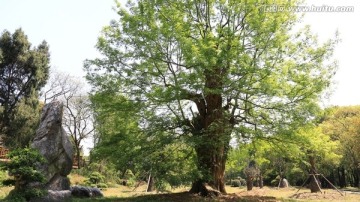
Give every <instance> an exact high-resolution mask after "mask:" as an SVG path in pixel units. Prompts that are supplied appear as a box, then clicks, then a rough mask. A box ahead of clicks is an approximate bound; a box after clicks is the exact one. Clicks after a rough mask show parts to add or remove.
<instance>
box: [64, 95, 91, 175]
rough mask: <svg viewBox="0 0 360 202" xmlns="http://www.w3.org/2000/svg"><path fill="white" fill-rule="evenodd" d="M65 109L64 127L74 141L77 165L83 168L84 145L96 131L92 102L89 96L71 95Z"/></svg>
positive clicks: (67, 99)
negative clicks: (82, 153)
mask: <svg viewBox="0 0 360 202" xmlns="http://www.w3.org/2000/svg"><path fill="white" fill-rule="evenodd" d="M64 107H65V110H64V123H63V125H64V128H65V131H66V132H67V133H68V134H69V135H70V137H71V139H72V141H73V144H74V147H75V151H76V160H77V165H78V168H81V166H82V165H81V162H82V159H81V152H82V151H83V145H82V144H84V141H85V140H86V139H88V138H90V137H91V135H92V134H93V131H94V125H93V112H92V110H91V106H90V100H89V99H88V97H87V96H83V95H73V94H69V97H65V102H64Z"/></svg>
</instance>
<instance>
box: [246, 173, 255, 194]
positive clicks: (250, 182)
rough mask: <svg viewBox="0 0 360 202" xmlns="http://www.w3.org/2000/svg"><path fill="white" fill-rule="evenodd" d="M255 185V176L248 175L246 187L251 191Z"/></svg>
mask: <svg viewBox="0 0 360 202" xmlns="http://www.w3.org/2000/svg"><path fill="white" fill-rule="evenodd" d="M253 187H254V182H253V178H252V177H251V176H248V177H246V188H247V190H248V191H251V190H252V189H253Z"/></svg>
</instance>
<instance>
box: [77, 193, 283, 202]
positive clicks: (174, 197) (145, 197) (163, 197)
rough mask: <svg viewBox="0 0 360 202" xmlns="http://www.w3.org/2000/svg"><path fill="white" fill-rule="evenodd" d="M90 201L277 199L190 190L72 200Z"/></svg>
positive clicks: (253, 201)
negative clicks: (209, 194) (210, 194)
mask: <svg viewBox="0 0 360 202" xmlns="http://www.w3.org/2000/svg"><path fill="white" fill-rule="evenodd" d="M90 201H99V202H100V201H101V202H105V201H106V202H108V201H111V202H118V201H119V202H125V201H126V202H127V201H129V202H140V201H146V202H153V201H154V202H156V201H164V202H165V201H166V202H202V201H212V202H215V201H223V202H235V201H236V202H238V201H240V202H258V201H268V202H273V201H274V202H275V201H277V200H276V198H275V197H271V196H237V195H235V194H229V195H223V196H221V197H218V198H207V197H201V196H198V195H194V194H190V193H188V192H182V193H172V194H153V195H142V196H133V197H126V198H97V199H75V198H74V199H73V200H72V202H90Z"/></svg>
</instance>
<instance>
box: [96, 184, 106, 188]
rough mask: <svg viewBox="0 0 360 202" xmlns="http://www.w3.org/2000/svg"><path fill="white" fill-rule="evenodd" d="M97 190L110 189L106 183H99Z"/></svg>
mask: <svg viewBox="0 0 360 202" xmlns="http://www.w3.org/2000/svg"><path fill="white" fill-rule="evenodd" d="M97 188H99V189H104V188H108V185H107V184H105V183H98V184H97Z"/></svg>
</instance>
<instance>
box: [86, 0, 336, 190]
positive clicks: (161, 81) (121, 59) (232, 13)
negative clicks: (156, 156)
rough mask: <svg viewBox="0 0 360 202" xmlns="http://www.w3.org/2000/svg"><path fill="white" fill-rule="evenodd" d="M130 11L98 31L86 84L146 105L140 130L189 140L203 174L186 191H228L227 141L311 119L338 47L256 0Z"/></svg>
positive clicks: (142, 5) (148, 5) (154, 5)
mask: <svg viewBox="0 0 360 202" xmlns="http://www.w3.org/2000/svg"><path fill="white" fill-rule="evenodd" d="M278 3H279V4H282V5H286V6H294V5H296V3H297V2H295V1H278ZM128 5H129V8H128V9H124V8H121V7H120V6H119V9H118V14H119V15H120V20H119V22H116V21H113V22H112V23H111V25H110V26H108V27H106V28H105V29H104V32H103V36H101V37H100V38H99V41H98V46H97V47H98V49H99V51H100V52H101V53H102V54H103V56H104V57H103V58H100V59H95V60H89V61H87V62H86V64H85V68H86V69H87V71H88V74H87V75H88V76H87V78H88V80H89V81H90V82H91V83H92V85H93V87H94V89H96V90H99V89H112V86H113V85H118V86H120V87H121V89H122V93H123V95H125V96H126V97H127V98H129V99H130V100H133V101H138V102H142V103H143V105H142V108H141V110H140V113H141V114H142V118H143V119H144V120H146V123H147V125H144V126H143V127H142V129H143V130H147V126H153V125H156V126H158V127H159V130H162V131H166V132H167V134H168V135H172V136H174V137H179V136H182V137H186V138H188V142H189V143H190V145H191V146H192V147H193V148H194V150H195V152H196V154H197V168H198V170H199V173H200V174H199V175H198V176H197V177H196V179H194V183H193V186H192V189H191V192H195V193H199V192H202V194H206V193H207V191H206V190H207V189H206V187H205V183H208V184H209V185H211V186H212V187H213V188H215V189H217V190H220V191H221V192H223V193H225V192H226V191H225V186H224V171H225V164H226V159H227V154H228V150H229V141H230V139H231V137H232V135H234V134H235V135H238V136H246V137H249V138H251V137H253V136H271V135H276V134H280V133H282V134H286V133H289V131H292V130H294V129H295V128H297V127H298V126H299V125H302V124H304V123H305V122H307V121H309V120H311V118H310V117H312V116H313V115H314V113H315V111H316V110H317V109H318V108H317V101H318V98H319V96H320V95H321V93H322V92H323V91H324V89H325V88H326V87H327V86H328V85H329V83H330V79H331V77H332V75H333V74H334V64H332V63H331V62H328V61H327V59H329V57H330V56H331V54H332V49H333V46H334V41H328V42H326V43H325V44H322V45H319V44H318V43H317V40H316V38H315V37H314V36H312V35H311V34H310V32H309V29H308V28H305V29H304V30H301V31H300V32H298V33H296V34H292V33H295V32H294V31H292V32H289V30H292V28H293V25H294V24H295V22H296V21H297V19H296V15H295V14H294V13H290V12H274V13H267V12H263V11H262V10H261V9H260V8H261V6H264V5H262V4H261V2H258V1H255V0H254V1H247V2H237V1H195V2H194V1H138V2H137V3H133V4H128ZM153 122H155V123H156V124H155V123H153ZM159 123H162V124H159Z"/></svg>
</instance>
